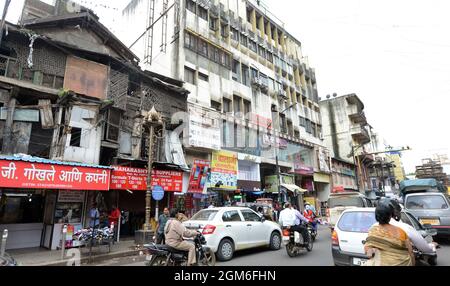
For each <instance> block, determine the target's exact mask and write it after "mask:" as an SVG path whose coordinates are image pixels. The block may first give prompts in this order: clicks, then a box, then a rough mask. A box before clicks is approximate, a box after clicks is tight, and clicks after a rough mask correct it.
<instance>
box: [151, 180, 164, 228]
mask: <svg viewBox="0 0 450 286" xmlns="http://www.w3.org/2000/svg"><path fill="white" fill-rule="evenodd" d="M152 197H153V199H154V200H155V201H156V209H155V220H156V221H157V222H158V213H159V203H158V202H159V201H160V200H162V199H163V198H164V189H163V188H162V187H161V186H155V187H153V191H152Z"/></svg>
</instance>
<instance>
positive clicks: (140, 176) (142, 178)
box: [111, 166, 147, 191]
mask: <svg viewBox="0 0 450 286" xmlns="http://www.w3.org/2000/svg"><path fill="white" fill-rule="evenodd" d="M113 168H114V170H113V171H112V173H111V190H131V191H146V190H147V169H141V168H129V167H121V166H113Z"/></svg>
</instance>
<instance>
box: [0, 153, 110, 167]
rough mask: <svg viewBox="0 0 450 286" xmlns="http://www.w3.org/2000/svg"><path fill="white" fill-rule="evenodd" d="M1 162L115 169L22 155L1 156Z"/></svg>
mask: <svg viewBox="0 0 450 286" xmlns="http://www.w3.org/2000/svg"><path fill="white" fill-rule="evenodd" d="M0 160H9V161H22V162H30V163H42V164H52V165H61V166H73V167H86V168H97V169H113V168H112V167H110V166H100V165H91V164H83V163H77V162H62V161H54V160H49V159H44V158H39V157H33V156H27V155H23V156H22V155H15V156H4V155H0Z"/></svg>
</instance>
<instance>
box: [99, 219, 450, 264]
mask: <svg viewBox="0 0 450 286" xmlns="http://www.w3.org/2000/svg"><path fill="white" fill-rule="evenodd" d="M439 242H440V243H441V249H439V251H438V257H439V258H438V266H450V241H448V240H447V241H446V240H440V241H439ZM330 245H331V239H330V230H329V229H328V228H326V227H321V228H320V230H319V235H318V238H317V240H316V242H315V243H314V249H313V251H312V252H310V253H307V252H305V253H303V254H302V255H300V256H298V257H294V258H290V257H289V256H288V255H287V254H286V250H285V249H284V248H282V249H280V250H278V251H270V250H267V249H264V248H261V249H252V250H246V251H242V252H240V253H237V254H236V257H235V258H233V260H231V261H228V262H218V263H217V264H216V265H217V266H333V265H334V264H333V258H332V256H331V249H330ZM145 260H146V257H145V255H141V256H130V257H122V258H115V259H111V260H108V261H102V262H94V263H93V264H92V265H90V266H145V265H146V261H145ZM423 266H426V265H425V264H423Z"/></svg>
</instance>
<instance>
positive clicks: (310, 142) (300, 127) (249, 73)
mask: <svg viewBox="0 0 450 286" xmlns="http://www.w3.org/2000/svg"><path fill="white" fill-rule="evenodd" d="M123 18H124V25H126V27H127V32H126V33H125V34H123V35H118V36H119V38H121V40H122V41H124V42H125V43H127V44H129V45H132V48H131V49H132V51H133V52H134V53H135V54H137V55H138V56H139V57H140V58H141V63H142V65H143V67H144V68H145V69H148V70H150V71H152V72H155V73H159V74H163V75H165V76H167V77H171V78H175V79H178V80H182V81H184V82H185V88H186V89H188V90H189V91H190V95H189V97H188V102H189V104H188V105H189V111H190V116H189V119H188V121H189V123H188V124H187V126H186V127H187V128H186V130H185V132H184V137H185V139H186V140H185V142H184V147H185V151H186V161H187V163H188V164H192V162H193V161H194V159H205V160H210V159H211V152H212V151H214V150H217V149H223V150H230V151H233V152H236V153H238V154H239V158H240V159H239V182H238V189H249V190H252V189H253V190H257V189H264V188H265V187H267V186H265V177H266V176H270V175H274V174H275V173H276V161H277V160H276V159H278V164H279V166H280V167H281V172H282V173H291V174H295V182H296V184H297V185H298V186H300V187H302V188H303V189H308V190H309V191H310V192H311V195H314V196H316V197H319V198H320V200H322V201H325V200H326V199H327V197H328V194H329V192H330V186H329V183H330V179H329V165H330V164H329V158H328V157H329V156H328V154H327V151H326V149H325V148H324V144H323V140H322V122H321V113H320V107H319V104H318V101H319V98H318V93H317V83H316V77H315V70H314V69H313V68H311V67H310V66H309V64H308V62H307V61H305V58H304V57H303V54H302V44H301V42H300V41H299V40H297V39H296V38H295V37H293V36H292V35H291V34H289V32H288V31H286V29H285V27H284V24H283V23H282V21H281V20H279V19H278V18H277V17H276V16H274V15H272V14H271V13H270V12H269V10H268V7H266V6H265V5H264V4H263V3H262V1H248V0H220V1H219V0H211V1H209V0H148V1H144V0H132V1H130V4H129V5H128V6H127V7H126V8H125V10H124V11H123ZM146 30H147V31H146ZM144 31H146V32H145V33H144ZM277 157H278V158H277ZM261 181H262V182H261Z"/></svg>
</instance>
